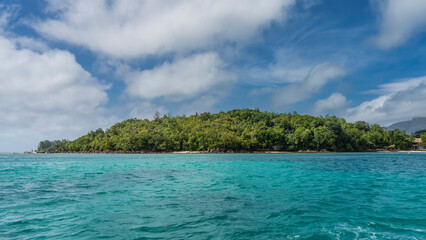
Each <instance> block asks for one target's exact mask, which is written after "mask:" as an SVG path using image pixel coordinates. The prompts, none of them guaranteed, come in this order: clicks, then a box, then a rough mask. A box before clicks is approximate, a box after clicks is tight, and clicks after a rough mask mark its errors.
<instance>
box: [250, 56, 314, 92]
mask: <svg viewBox="0 0 426 240" xmlns="http://www.w3.org/2000/svg"><path fill="white" fill-rule="evenodd" d="M312 65H313V64H312V63H311V62H310V61H309V59H302V58H301V57H300V56H299V55H298V54H295V53H294V52H293V51H292V50H289V49H280V50H278V51H277V52H276V54H275V61H274V62H272V63H270V64H269V65H268V66H266V67H263V68H262V67H253V68H251V69H248V70H245V72H243V73H242V74H243V75H246V76H245V79H244V80H245V81H247V82H249V83H251V84H254V85H271V84H282V83H293V82H299V81H302V80H304V79H305V78H306V75H308V74H309V71H310V70H311V69H312Z"/></svg>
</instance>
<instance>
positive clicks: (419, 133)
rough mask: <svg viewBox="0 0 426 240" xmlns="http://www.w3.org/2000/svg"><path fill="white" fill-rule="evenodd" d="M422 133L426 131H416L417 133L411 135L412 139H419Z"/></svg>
mask: <svg viewBox="0 0 426 240" xmlns="http://www.w3.org/2000/svg"><path fill="white" fill-rule="evenodd" d="M423 133H426V129H423V130H419V131H417V132H415V133H413V136H414V137H416V138H419V137H421V135H422V134H423Z"/></svg>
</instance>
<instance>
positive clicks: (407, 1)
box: [372, 0, 426, 49]
mask: <svg viewBox="0 0 426 240" xmlns="http://www.w3.org/2000/svg"><path fill="white" fill-rule="evenodd" d="M372 3H373V4H374V6H376V7H377V10H378V12H379V15H380V17H379V26H380V28H379V34H378V35H377V36H375V37H374V38H373V41H374V42H375V44H376V45H377V46H378V47H380V48H383V49H389V48H393V47H397V46H400V45H402V44H404V43H405V42H406V41H407V40H408V39H410V38H412V37H413V36H414V35H416V34H418V33H420V32H424V31H425V27H426V15H425V12H426V1H424V0H403V1H401V0H385V1H372Z"/></svg>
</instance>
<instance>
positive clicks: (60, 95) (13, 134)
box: [0, 35, 110, 151]
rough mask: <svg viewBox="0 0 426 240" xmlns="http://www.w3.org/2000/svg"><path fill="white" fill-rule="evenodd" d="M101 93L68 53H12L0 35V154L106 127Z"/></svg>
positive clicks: (14, 48) (25, 50) (22, 50)
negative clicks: (47, 139) (41, 141)
mask: <svg viewBox="0 0 426 240" xmlns="http://www.w3.org/2000/svg"><path fill="white" fill-rule="evenodd" d="M106 89H107V86H105V85H103V84H101V83H99V81H98V80H97V79H95V78H93V77H92V76H91V75H90V74H89V73H88V72H86V71H85V70H84V69H83V68H82V67H81V66H80V65H79V64H78V63H77V62H76V60H75V58H74V56H73V55H72V54H70V53H69V52H66V51H61V50H46V51H42V52H35V51H33V50H31V49H28V48H22V46H20V47H19V48H18V47H17V46H16V44H15V42H14V41H13V40H10V39H7V38H5V37H3V36H1V35H0V103H1V104H0V115H1V116H2V117H1V118H0V142H1V144H0V151H22V150H29V149H34V148H35V147H36V145H37V143H38V141H40V140H44V139H46V138H49V139H51V138H71V137H77V136H79V135H81V134H84V133H85V132H86V131H88V130H90V129H93V128H95V127H102V126H106V124H108V123H110V121H109V120H108V119H107V118H104V117H103V114H104V113H103V111H104V110H103V109H102V108H101V105H102V104H104V103H106V102H107V100H108V97H107V94H106V92H105V90H106Z"/></svg>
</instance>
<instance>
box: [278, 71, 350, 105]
mask: <svg viewBox="0 0 426 240" xmlns="http://www.w3.org/2000/svg"><path fill="white" fill-rule="evenodd" d="M344 74H345V71H344V70H343V69H342V68H340V67H338V66H335V65H333V64H329V63H323V64H320V65H318V66H316V67H314V68H313V69H311V71H310V72H309V74H308V76H307V77H306V78H305V79H304V80H303V81H302V82H300V83H295V84H290V85H287V86H285V87H282V88H280V89H278V90H277V91H276V92H275V94H274V95H273V97H272V102H273V104H274V105H275V106H277V107H280V106H288V105H291V104H294V103H298V102H300V101H303V100H306V99H309V98H311V97H312V95H313V94H315V93H318V92H319V91H320V90H321V89H322V88H323V87H324V86H325V85H326V84H327V83H329V82H330V81H332V80H335V79H337V78H338V77H341V76H343V75H344Z"/></svg>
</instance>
